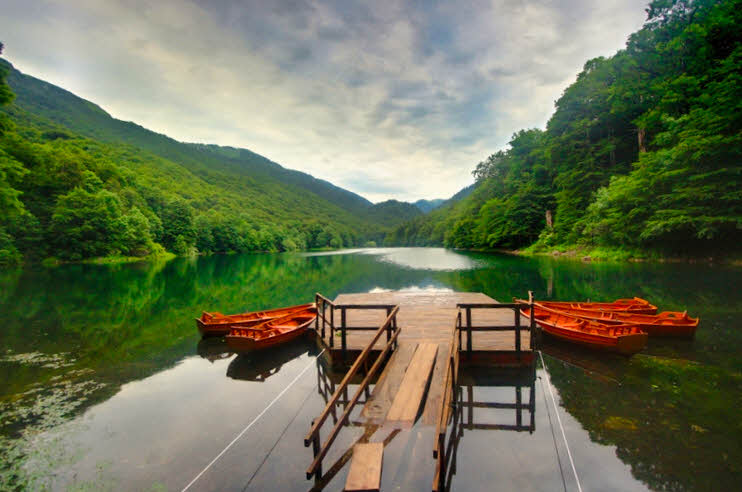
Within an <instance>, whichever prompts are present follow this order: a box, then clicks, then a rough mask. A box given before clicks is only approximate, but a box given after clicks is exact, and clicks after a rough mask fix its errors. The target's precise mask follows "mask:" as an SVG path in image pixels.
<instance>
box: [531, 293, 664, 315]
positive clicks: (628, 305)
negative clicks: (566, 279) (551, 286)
mask: <svg viewBox="0 0 742 492" xmlns="http://www.w3.org/2000/svg"><path fill="white" fill-rule="evenodd" d="M539 304H540V305H542V306H543V307H546V308H549V309H557V310H566V309H581V310H589V311H596V312H603V311H615V312H626V313H635V314H656V313H657V306H653V305H652V304H650V303H649V301H646V300H644V299H642V298H640V297H634V298H633V299H616V300H615V301H613V302H555V301H539Z"/></svg>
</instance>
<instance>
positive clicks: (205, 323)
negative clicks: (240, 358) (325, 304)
mask: <svg viewBox="0 0 742 492" xmlns="http://www.w3.org/2000/svg"><path fill="white" fill-rule="evenodd" d="M312 307H314V304H313V303H311V304H300V305H298V306H288V307H283V308H278V309H269V310H266V311H252V312H248V313H242V314H222V313H207V312H206V311H204V312H203V313H202V314H201V317H199V318H196V326H197V327H198V331H199V332H201V335H203V336H224V335H226V334H227V333H229V329H230V327H232V326H256V325H259V324H261V323H265V322H266V321H270V320H272V319H276V318H281V317H283V316H286V315H288V314H292V313H296V312H299V311H303V310H306V309H309V308H312Z"/></svg>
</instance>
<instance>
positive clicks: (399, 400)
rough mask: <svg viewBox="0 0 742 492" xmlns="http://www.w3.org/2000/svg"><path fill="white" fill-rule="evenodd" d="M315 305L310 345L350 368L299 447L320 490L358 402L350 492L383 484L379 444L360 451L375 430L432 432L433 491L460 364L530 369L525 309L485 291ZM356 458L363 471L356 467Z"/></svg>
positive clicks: (390, 294)
mask: <svg viewBox="0 0 742 492" xmlns="http://www.w3.org/2000/svg"><path fill="white" fill-rule="evenodd" d="M316 301H317V307H318V312H319V314H318V318H317V324H316V326H315V329H316V332H317V340H318V343H319V344H321V345H322V348H324V349H325V353H326V354H327V356H326V357H327V360H328V361H329V363H331V364H334V365H338V366H347V365H348V364H351V365H350V368H349V369H348V371H347V372H346V373H345V376H344V377H343V380H342V381H340V382H339V384H338V385H337V387H336V388H335V392H334V394H333V396H332V397H331V398H330V399H329V401H328V402H327V406H326V407H325V410H324V411H323V412H322V414H320V416H319V417H318V418H317V419H315V420H314V421H313V422H312V428H311V429H310V431H309V433H308V434H307V436H306V438H305V440H304V443H305V445H307V446H309V445H310V444H311V445H312V447H313V451H314V460H313V461H312V464H311V465H310V466H309V468H308V469H307V477H308V478H310V477H312V476H314V478H315V482H316V484H317V485H318V488H321V487H322V486H323V485H322V484H325V485H326V484H327V479H326V478H325V479H324V481H323V474H322V460H323V458H324V457H325V455H326V454H327V452H328V449H329V448H330V446H332V444H333V442H334V440H335V438H336V437H337V435H338V433H339V432H340V430H341V428H342V427H343V426H344V425H347V424H348V423H349V417H350V413H351V412H352V410H353V407H354V406H355V405H356V404H357V403H359V402H360V401H361V396H364V397H365V398H364V399H363V408H362V410H361V412H360V421H358V420H357V419H356V418H355V417H354V424H353V425H359V424H360V425H365V426H367V431H368V432H366V433H365V434H364V437H363V438H362V439H361V440H360V441H359V442H358V443H357V444H356V445H355V447H354V448H353V449H352V450H349V452H350V454H351V455H353V458H352V460H353V461H352V462H351V468H350V475H349V476H348V481H347V485H346V487H347V490H360V489H358V487H359V486H358V484H368V483H381V482H380V479H381V477H380V474H381V469H382V466H381V460H382V456H383V453H382V452H379V447H378V443H374V444H377V445H376V446H374V447H371V448H369V447H364V446H362V444H364V443H366V442H368V441H369V439H371V438H372V436H373V434H374V432H375V430H376V429H377V428H380V427H381V428H391V429H398V430H399V431H405V430H407V429H410V428H411V427H412V426H414V425H417V426H420V428H421V429H424V430H423V431H424V432H431V433H433V432H435V434H436V437H435V439H434V441H435V447H434V449H433V457H434V459H435V460H436V465H435V470H436V471H435V476H434V477H431V480H432V482H433V487H432V489H433V490H439V489H440V488H442V484H443V482H442V480H443V479H442V477H443V476H444V475H445V469H446V463H447V456H446V454H447V453H446V452H445V449H446V448H447V446H446V435H447V431H446V429H447V427H448V423H449V421H450V419H451V414H452V411H451V407H452V406H453V405H455V403H453V402H452V399H453V397H452V395H454V394H455V392H456V384H457V378H458V368H459V363H460V362H461V363H463V364H465V365H467V364H468V365H482V364H484V365H492V366H499V367H505V366H506V367H525V366H530V365H532V364H533V361H534V353H533V350H532V348H533V347H532V333H533V326H532V325H530V324H528V323H527V322H525V321H524V320H525V318H523V319H521V315H520V312H519V309H521V308H524V307H526V308H528V307H529V306H530V305H529V304H500V303H498V302H497V301H495V300H494V299H492V298H490V297H489V296H487V295H485V294H482V293H471V292H449V291H435V292H425V291H423V292H419V291H412V292H406V291H386V292H372V293H363V294H340V295H339V296H338V297H337V298H336V299H335V300H334V301H330V300H329V299H327V298H325V297H323V296H321V295H319V294H318V295H317V297H316ZM531 319H533V318H531ZM360 374H363V375H364V377H363V379H362V380H361V382H360V385H359V387H358V388H357V390H356V394H355V395H354V396H353V397H352V398H350V397H349V395H348V384H349V383H350V382H351V381H354V382H356V383H357V381H358V378H359V375H360ZM372 383H374V384H373V390H371V391H370V393H369V388H370V385H371V384H372ZM333 386H334V384H333ZM340 401H344V412H343V414H342V416H340V417H339V418H337V415H336V406H338V405H339V402H340ZM330 414H332V415H333V419H332V420H333V422H334V427H333V429H332V430H331V431H330V433H329V435H328V437H327V438H326V439H325V441H324V442H322V440H321V439H320V431H321V429H322V427H323V424H324V423H325V422H326V421H327V418H328V416H329V415H330ZM369 449H374V452H368V450H369ZM382 449H383V448H382ZM354 450H356V451H354ZM360 450H363V452H360ZM356 453H357V454H358V458H357V459H359V460H362V461H363V466H360V465H359V464H358V463H355V464H354V461H355V459H356V457H355V456H354V455H355V454H356ZM347 454H348V453H346V455H347ZM370 460H371V461H373V463H372V462H370ZM377 461H378V462H377ZM369 469H372V470H378V473H379V476H376V474H375V473H376V472H374V473H371V474H370V475H369V474H368V470H369ZM364 486H365V485H364ZM364 490H366V489H364Z"/></svg>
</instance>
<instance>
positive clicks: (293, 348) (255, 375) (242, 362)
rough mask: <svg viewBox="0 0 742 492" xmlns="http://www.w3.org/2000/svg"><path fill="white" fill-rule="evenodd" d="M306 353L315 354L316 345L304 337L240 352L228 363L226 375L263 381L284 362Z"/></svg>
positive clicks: (278, 369)
mask: <svg viewBox="0 0 742 492" xmlns="http://www.w3.org/2000/svg"><path fill="white" fill-rule="evenodd" d="M225 345H226V343H225ZM307 353H308V354H309V355H312V356H313V355H316V354H317V350H316V345H315V344H313V343H311V342H309V341H308V340H307V339H306V338H305V337H301V338H299V339H296V340H293V341H291V342H289V343H286V344H284V345H281V346H278V347H274V348H272V349H271V350H257V351H253V352H245V353H240V354H238V355H237V357H235V358H234V359H233V360H232V361H231V362H230V363H229V366H228V367H227V376H228V377H230V378H232V379H242V380H244V381H256V382H264V381H265V380H267V379H268V378H269V377H271V376H273V375H275V374H277V373H278V371H280V370H281V367H283V365H284V364H286V363H288V362H290V361H292V360H294V359H296V358H297V357H300V356H302V355H304V354H307Z"/></svg>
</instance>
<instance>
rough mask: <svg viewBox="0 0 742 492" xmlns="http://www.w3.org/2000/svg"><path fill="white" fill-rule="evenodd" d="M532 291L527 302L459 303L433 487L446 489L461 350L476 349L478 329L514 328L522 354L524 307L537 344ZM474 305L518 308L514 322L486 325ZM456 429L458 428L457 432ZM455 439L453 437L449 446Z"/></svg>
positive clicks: (441, 410) (435, 447) (435, 448)
mask: <svg viewBox="0 0 742 492" xmlns="http://www.w3.org/2000/svg"><path fill="white" fill-rule="evenodd" d="M528 294H529V300H528V302H527V303H525V302H517V301H516V302H513V303H510V304H499V303H486V304H458V305H457V307H458V309H459V312H458V313H457V315H456V322H455V324H454V330H453V334H452V339H451V351H450V353H449V357H448V361H447V363H446V372H445V379H444V390H443V398H442V399H441V405H440V408H439V411H438V424H437V426H436V435H435V443H434V444H433V458H434V459H436V460H437V462H436V467H435V475H434V478H433V487H432V490H433V491H438V490H443V488H444V485H445V473H446V466H447V462H448V459H449V449H447V446H446V434H447V433H448V421H449V420H450V418H451V412H452V410H453V411H455V410H456V408H455V407H456V398H455V397H454V395H456V394H457V391H458V389H457V388H458V374H459V354H460V352H461V351H462V350H466V351H467V352H469V353H471V352H472V350H473V342H472V333H473V332H475V331H513V332H514V333H515V352H516V354H517V356H518V358H519V359H520V358H521V354H522V347H521V336H520V335H521V323H520V321H521V319H520V318H521V313H520V310H521V309H522V308H523V307H527V308H529V309H530V313H529V314H530V323H529V327H528V329H529V332H530V337H529V340H530V342H529V343H530V347H531V348H533V335H534V329H535V320H534V316H533V295H532V293H531V292H529V293H528ZM473 309H512V310H513V312H514V321H513V325H506V326H502V325H497V326H482V325H476V326H475V325H474V324H473V323H472V310H473ZM464 331H466V336H467V337H466V348H465V349H463V348H462V342H463V340H462V338H463V332H464ZM455 433H456V430H455V429H454V434H455ZM450 445H451V442H450V441H449V447H450Z"/></svg>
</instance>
